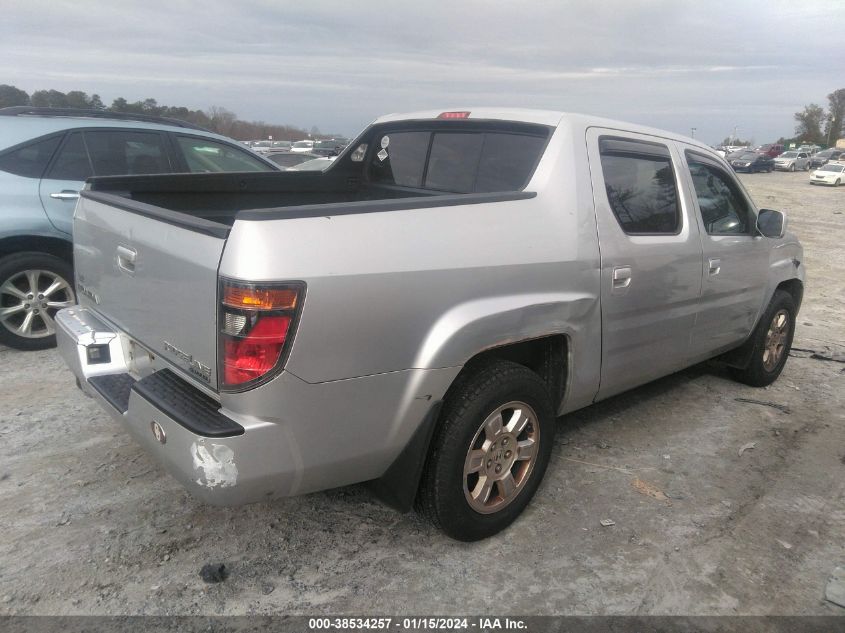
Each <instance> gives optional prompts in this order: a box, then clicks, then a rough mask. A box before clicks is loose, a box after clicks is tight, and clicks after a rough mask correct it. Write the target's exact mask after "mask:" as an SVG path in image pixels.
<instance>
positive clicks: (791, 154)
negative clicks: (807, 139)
mask: <svg viewBox="0 0 845 633" xmlns="http://www.w3.org/2000/svg"><path fill="white" fill-rule="evenodd" d="M797 156H798V152H784V153H783V154H781V155H780V157H781V158H796V157H797Z"/></svg>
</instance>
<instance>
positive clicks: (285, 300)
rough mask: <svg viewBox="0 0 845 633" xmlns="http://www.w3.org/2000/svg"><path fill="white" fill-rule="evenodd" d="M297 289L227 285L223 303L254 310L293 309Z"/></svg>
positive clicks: (231, 306)
mask: <svg viewBox="0 0 845 633" xmlns="http://www.w3.org/2000/svg"><path fill="white" fill-rule="evenodd" d="M296 299H297V291H296V290H295V289H292V288H249V287H242V286H225V287H224V290H223V305H225V306H228V307H230V308H246V309H252V310H293V309H294V308H295V307H296Z"/></svg>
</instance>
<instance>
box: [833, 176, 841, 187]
mask: <svg viewBox="0 0 845 633" xmlns="http://www.w3.org/2000/svg"><path fill="white" fill-rule="evenodd" d="M841 184H842V182H841V181H840V180H839V178H837V179H836V182H835V183H833V186H834V187H838V186H839V185H841Z"/></svg>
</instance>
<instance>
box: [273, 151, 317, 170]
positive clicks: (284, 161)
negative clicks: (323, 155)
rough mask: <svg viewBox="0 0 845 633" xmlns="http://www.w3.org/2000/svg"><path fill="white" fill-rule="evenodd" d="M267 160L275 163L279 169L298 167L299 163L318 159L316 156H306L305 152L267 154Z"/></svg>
mask: <svg viewBox="0 0 845 633" xmlns="http://www.w3.org/2000/svg"><path fill="white" fill-rule="evenodd" d="M267 158H268V159H269V160H271V161H273V162H274V163H276V164H277V165H278V166H279V167H284V168H290V167H293V166H294V165H299V164H300V163H304V162H307V161H309V160H313V159H315V158H320V157H319V156H317V154H308V153H305V152H300V153H294V152H270V153H269V154H267Z"/></svg>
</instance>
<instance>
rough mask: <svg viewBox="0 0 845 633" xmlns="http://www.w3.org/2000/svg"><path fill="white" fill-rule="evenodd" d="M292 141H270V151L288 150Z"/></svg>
mask: <svg viewBox="0 0 845 633" xmlns="http://www.w3.org/2000/svg"><path fill="white" fill-rule="evenodd" d="M291 145H292V143H291V142H290V141H271V143H270V151H271V152H289V151H290V148H291Z"/></svg>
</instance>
